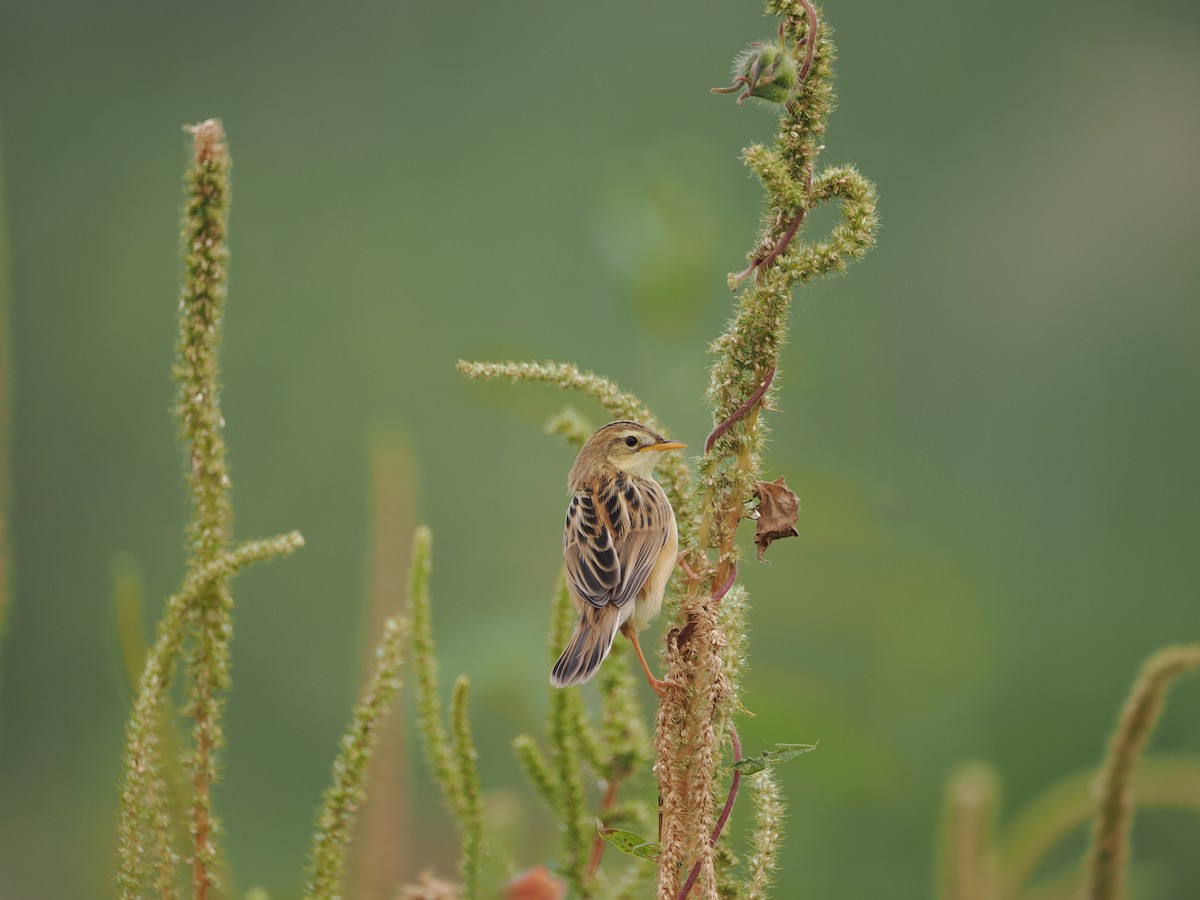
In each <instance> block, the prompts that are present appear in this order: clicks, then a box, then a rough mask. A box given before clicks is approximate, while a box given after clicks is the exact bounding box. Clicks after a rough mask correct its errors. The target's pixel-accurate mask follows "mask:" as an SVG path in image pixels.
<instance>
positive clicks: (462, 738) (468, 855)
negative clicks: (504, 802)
mask: <svg viewBox="0 0 1200 900" xmlns="http://www.w3.org/2000/svg"><path fill="white" fill-rule="evenodd" d="M470 696H471V682H470V681H469V680H468V679H467V676H466V675H460V676H459V677H458V680H457V681H455V682H454V693H453V694H451V696H450V728H451V733H452V734H453V738H454V760H455V763H456V765H457V766H458V773H459V781H460V783H461V784H462V793H463V815H462V818H461V819H460V825H461V828H462V852H461V857H462V858H461V861H460V863H459V870H460V872H461V874H462V879H463V891H464V893H465V894H466V896H467V897H468V898H469V900H475V898H477V897H479V896H480V889H479V874H480V869H481V867H482V865H483V798H482V794H483V790H482V788H481V787H480V784H479V769H478V767H477V765H476V762H475V761H476V758H477V757H478V753H476V751H475V741H474V739H473V738H472V737H471V717H470V710H469V700H470Z"/></svg>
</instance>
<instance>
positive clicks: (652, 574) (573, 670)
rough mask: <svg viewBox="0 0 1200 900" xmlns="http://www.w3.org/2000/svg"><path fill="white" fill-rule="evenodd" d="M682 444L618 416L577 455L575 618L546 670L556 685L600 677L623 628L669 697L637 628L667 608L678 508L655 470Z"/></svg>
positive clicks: (572, 535) (571, 585)
mask: <svg viewBox="0 0 1200 900" xmlns="http://www.w3.org/2000/svg"><path fill="white" fill-rule="evenodd" d="M686 446H687V445H686V444H683V443H680V442H679V441H673V440H668V439H667V438H665V437H663V436H662V435H661V434H659V433H658V432H656V431H654V430H653V429H652V428H648V427H647V426H645V425H642V424H640V423H639V422H631V421H626V420H622V421H618V422H609V423H608V424H607V425H605V426H603V427H602V428H600V429H598V430H597V431H596V432H595V433H594V434H593V435H592V436H591V437H589V438H588V439H587V441H586V442H584V445H583V447H582V449H580V451H579V455H578V456H577V457H576V458H575V463H574V465H572V466H571V472H570V474H569V475H568V476H567V488H568V490H569V491H570V492H571V501H570V505H569V506H568V507H567V517H566V524H565V526H564V528H563V561H564V563H565V565H566V582H567V591H568V593H569V594H570V596H571V600H572V602H573V603H574V604H575V608H576V609H577V610H578V611H579V620H578V621H577V622H576V623H575V630H574V632H573V633H572V635H571V639H570V641H568V643H567V647H566V649H565V650H563V652H562V655H561V656H560V657H559V658H558V662H556V663H555V664H554V668H553V669H552V670H551V672H550V683H551V684H553V685H554V686H555V687H567V686H569V685H574V684H582V683H583V682H585V681H587V680H588V679H590V678H591V677H592V676H593V675H595V674H596V671H597V670H598V669H599V668H600V664H601V663H602V662H604V659H605V657H607V656H608V652H609V650H611V649H612V645H613V640H614V639H615V638H616V635H617V632H618V631H620V632H621V633H622V634H624V635H625V636H626V637H627V638H629V640H630V642H631V643H632V644H633V649H634V650H635V651H636V653H637V656H638V660H639V661H640V662H641V664H642V671H643V672H645V674H646V681H647V682H648V683H649V685H650V687H651V688H652V689H653V690H654V692H655V693H656V694H658V695H659V697H663V696H665V694H666V691H667V689H668V688H669V687H670V685H671V683H670V682H667V681H661V680H659V679H658V678H655V677H654V675H653V674H652V673H651V671H650V666H649V665H648V664H647V663H646V656H645V654H643V653H642V647H641V644H640V643H639V642H638V632H639V631H641V630H642V629H644V628H645V627H646V626H647V625H649V624H650V621H651V620H652V619H653V618H654V617H655V616H657V615H658V612H659V610H660V609H661V608H662V599H663V592H664V591H665V590H666V587H667V582H668V581H669V580H670V578H671V573H672V571H674V569H675V563H676V559H677V555H678V553H679V532H678V529H677V527H676V525H675V512H674V510H672V509H671V502H670V501H669V500H668V499H667V495H666V493H665V492H664V491H663V489H662V486H661V485H659V483H658V482H657V481H655V480H654V477H653V475H652V474H651V473H652V471H653V469H654V465H655V463H657V462H658V460H659V459H660V458H661V457H660V454H661V453H663V452H664V451H667V450H680V449H682V448H684V447H686Z"/></svg>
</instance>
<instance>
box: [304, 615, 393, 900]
mask: <svg viewBox="0 0 1200 900" xmlns="http://www.w3.org/2000/svg"><path fill="white" fill-rule="evenodd" d="M403 635H404V622H403V621H402V620H401V619H400V618H399V617H398V616H393V617H392V618H390V619H388V620H387V621H386V622H384V626H383V638H382V639H381V640H380V642H379V646H378V647H376V648H375V669H374V672H372V674H371V676H370V677H369V678H368V679H367V681H366V683H365V684H364V685H363V689H362V693H361V695H360V696H359V700H358V705H357V706H356V707H355V708H354V715H353V719H352V721H351V724H350V729H349V730H348V731H347V733H346V734H345V736H344V737H343V738H342V740H341V747H342V749H341V752H340V753H338V756H337V759H336V760H334V763H333V784H332V785H330V786H329V787H328V788H327V789H326V790H325V795H324V802H323V804H322V806H321V810H320V812H319V813H318V814H317V831H316V833H315V834H314V835H313V846H312V851H311V854H310V856H311V861H310V866H309V877H308V883H307V886H306V888H305V897H307V898H311V900H333V898H337V897H341V896H342V882H343V880H344V877H345V871H346V856H347V854H348V852H349V847H350V837H351V833H352V831H353V827H354V820H355V818H356V816H357V813H358V809H359V807H360V806H361V805H362V802H363V800H364V799H365V798H366V791H365V787H364V786H365V784H366V780H367V766H368V764H369V763H370V761H371V755H372V752H373V751H374V749H375V744H376V742H377V740H378V733H379V728H380V724H381V723H382V722H383V721H384V717H385V714H386V713H387V711H388V708H389V707H390V706H391V703H392V700H393V699H394V698H395V696H396V692H397V691H398V690H399V689H400V678H399V671H400V658H401V653H402V647H403Z"/></svg>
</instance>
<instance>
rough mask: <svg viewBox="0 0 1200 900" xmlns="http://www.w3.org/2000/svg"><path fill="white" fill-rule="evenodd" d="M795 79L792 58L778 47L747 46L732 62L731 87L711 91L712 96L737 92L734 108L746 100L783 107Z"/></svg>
mask: <svg viewBox="0 0 1200 900" xmlns="http://www.w3.org/2000/svg"><path fill="white" fill-rule="evenodd" d="M798 76H799V71H798V66H797V64H796V58H795V57H794V56H793V55H792V54H791V53H790V52H788V50H787V49H786V48H784V47H782V46H780V45H779V44H751V45H750V46H749V47H747V48H746V49H745V50H743V51H742V52H741V53H739V54H738V56H737V59H735V60H734V61H733V84H731V85H730V86H729V87H723V88H713V89H712V90H713V93H714V94H732V93H734V92H735V91H738V90H740V91H741V93H740V94H738V98H737V100H738V104H739V105H740V104H741V102H742V101H743V100H745V99H746V98H747V97H757V98H758V99H760V100H765V101H766V102H768V103H786V102H787V101H788V100H789V99H790V98H791V96H792V92H793V91H794V90H795V88H796V79H797V77H798Z"/></svg>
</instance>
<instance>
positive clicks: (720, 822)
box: [679, 724, 742, 900]
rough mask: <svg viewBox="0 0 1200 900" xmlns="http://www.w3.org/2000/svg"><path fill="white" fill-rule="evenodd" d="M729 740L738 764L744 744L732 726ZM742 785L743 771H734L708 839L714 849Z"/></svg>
mask: <svg viewBox="0 0 1200 900" xmlns="http://www.w3.org/2000/svg"><path fill="white" fill-rule="evenodd" d="M729 740H730V743H731V744H732V745H733V761H734V762H735V763H736V762H738V761H739V760H740V759H741V758H742V742H741V740H739V739H738V733H737V729H736V728H734V727H733V725H732V724H731V725H730V726H729ZM741 784H742V773H741V770H739V769H734V770H733V776H732V777H731V778H730V779H729V793H728V795H726V797H725V805H724V806H723V807H722V808H721V815H720V816H718V817H717V824H716V825H714V826H713V831H712V835H711V836H710V837H709V839H708V843H709V844H710V845H711V846H713V847H716V846H717V841H719V840H720V839H721V832H723V831H724V830H725V823H726V822H728V821H729V814H730V813H732V812H733V804H734V802H735V801H736V800H737V795H738V788H740V787H741ZM700 862H701V861H700V860H696V864H695V865H693V866H692V871H691V872H689V873H688V877H687V881H685V882H684V883H683V887H682V888H680V889H679V900H686V898H687V895H688V894H689V893H691V890H692V887H693V885H695V883H696V879H697V878H699V877H700Z"/></svg>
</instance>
